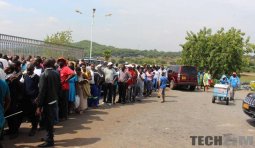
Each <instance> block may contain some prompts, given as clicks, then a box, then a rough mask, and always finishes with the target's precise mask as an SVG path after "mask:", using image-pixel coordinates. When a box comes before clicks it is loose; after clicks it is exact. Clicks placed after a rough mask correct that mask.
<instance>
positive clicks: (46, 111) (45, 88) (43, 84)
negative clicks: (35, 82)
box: [36, 59, 61, 147]
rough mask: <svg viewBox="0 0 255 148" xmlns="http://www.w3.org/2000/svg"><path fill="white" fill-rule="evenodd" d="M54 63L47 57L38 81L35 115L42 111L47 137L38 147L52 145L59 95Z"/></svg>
mask: <svg viewBox="0 0 255 148" xmlns="http://www.w3.org/2000/svg"><path fill="white" fill-rule="evenodd" d="M54 64H55V62H54V59H48V60H46V61H45V62H44V67H45V71H44V72H43V74H42V75H41V77H40V82H39V96H38V108H37V110H36V113H37V115H41V114H42V113H43V117H44V119H43V120H44V123H45V128H46V131H47V137H46V139H45V143H43V144H40V145H38V147H50V146H54V139H53V137H54V133H53V131H54V130H53V126H54V118H55V109H56V107H57V100H59V98H60V95H61V94H60V93H61V81H60V75H59V73H58V72H57V71H55V70H54V69H53V67H54Z"/></svg>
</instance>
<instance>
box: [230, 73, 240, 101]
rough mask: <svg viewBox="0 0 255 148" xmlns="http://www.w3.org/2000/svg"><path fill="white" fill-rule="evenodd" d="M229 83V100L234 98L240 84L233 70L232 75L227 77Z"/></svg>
mask: <svg viewBox="0 0 255 148" xmlns="http://www.w3.org/2000/svg"><path fill="white" fill-rule="evenodd" d="M229 84H230V100H234V97H235V91H236V90H237V88H238V87H239V85H240V79H239V77H238V76H237V74H236V72H233V74H232V76H231V77H230V78H229Z"/></svg>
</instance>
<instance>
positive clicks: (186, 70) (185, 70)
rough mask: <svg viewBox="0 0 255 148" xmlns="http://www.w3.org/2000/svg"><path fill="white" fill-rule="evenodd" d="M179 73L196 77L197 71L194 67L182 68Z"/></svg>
mask: <svg viewBox="0 0 255 148" xmlns="http://www.w3.org/2000/svg"><path fill="white" fill-rule="evenodd" d="M181 73H186V74H190V75H197V70H196V67H193V66H182V68H181Z"/></svg>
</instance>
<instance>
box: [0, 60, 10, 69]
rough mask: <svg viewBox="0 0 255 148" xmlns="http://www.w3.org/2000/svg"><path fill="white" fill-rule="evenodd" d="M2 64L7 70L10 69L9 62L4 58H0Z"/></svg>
mask: <svg viewBox="0 0 255 148" xmlns="http://www.w3.org/2000/svg"><path fill="white" fill-rule="evenodd" d="M0 62H2V63H3V66H4V69H5V68H7V67H9V63H8V61H7V60H5V59H3V58H0Z"/></svg>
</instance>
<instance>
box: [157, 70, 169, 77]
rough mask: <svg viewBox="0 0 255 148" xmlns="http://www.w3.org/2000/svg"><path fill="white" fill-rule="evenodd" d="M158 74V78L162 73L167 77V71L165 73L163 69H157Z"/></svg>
mask: <svg viewBox="0 0 255 148" xmlns="http://www.w3.org/2000/svg"><path fill="white" fill-rule="evenodd" d="M158 72H159V77H161V76H162V73H163V72H165V76H166V77H167V71H166V69H164V70H162V69H159V70H158Z"/></svg>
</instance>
